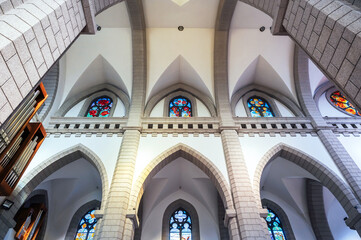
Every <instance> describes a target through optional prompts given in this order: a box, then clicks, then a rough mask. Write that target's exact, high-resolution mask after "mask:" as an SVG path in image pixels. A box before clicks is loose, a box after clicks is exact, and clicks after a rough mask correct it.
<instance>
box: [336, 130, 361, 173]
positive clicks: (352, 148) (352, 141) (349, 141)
mask: <svg viewBox="0 0 361 240" xmlns="http://www.w3.org/2000/svg"><path fill="white" fill-rule="evenodd" d="M337 138H338V140H340V142H341V143H342V145H343V146H344V147H345V148H346V151H347V152H348V154H350V156H351V158H352V159H353V160H354V161H355V163H356V164H357V166H358V167H359V168H360V169H361V147H360V146H361V138H360V137H354V136H352V135H351V136H349V137H345V136H343V135H340V136H338V137H337Z"/></svg>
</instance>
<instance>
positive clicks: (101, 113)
mask: <svg viewBox="0 0 361 240" xmlns="http://www.w3.org/2000/svg"><path fill="white" fill-rule="evenodd" d="M112 106H113V100H112V99H111V98H109V97H100V98H97V99H95V100H94V101H93V102H92V103H91V104H90V106H89V109H88V111H87V113H86V117H109V115H110V110H111V108H112Z"/></svg>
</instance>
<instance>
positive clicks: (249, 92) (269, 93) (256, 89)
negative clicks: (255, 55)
mask: <svg viewBox="0 0 361 240" xmlns="http://www.w3.org/2000/svg"><path fill="white" fill-rule="evenodd" d="M252 96H259V97H262V98H264V99H265V100H267V101H268V103H269V104H270V105H271V108H272V110H273V111H274V113H275V115H276V117H281V116H282V115H281V113H280V110H279V109H278V107H277V104H276V103H275V101H274V99H275V100H277V101H279V102H280V103H281V104H283V105H284V106H285V107H286V108H287V109H288V110H289V111H291V112H292V113H293V114H294V115H295V116H296V117H302V116H304V114H303V113H302V111H301V109H300V108H299V107H298V105H297V103H295V102H294V101H293V100H292V99H290V98H288V97H287V96H285V95H283V94H281V93H280V92H277V91H275V90H273V89H270V88H267V87H264V86H260V85H256V84H252V85H248V86H246V87H244V88H241V89H239V90H238V91H237V92H235V93H234V94H233V95H232V98H231V108H232V112H233V115H234V116H235V109H236V105H237V103H238V102H239V100H240V99H243V105H244V108H245V109H246V113H247V115H248V116H250V113H249V109H248V107H247V100H248V98H249V97H252ZM247 110H248V111H247Z"/></svg>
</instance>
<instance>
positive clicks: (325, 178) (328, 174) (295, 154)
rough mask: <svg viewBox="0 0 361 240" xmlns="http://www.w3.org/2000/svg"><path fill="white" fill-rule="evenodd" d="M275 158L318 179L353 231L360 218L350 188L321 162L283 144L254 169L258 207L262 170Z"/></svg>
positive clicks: (357, 205) (359, 211) (254, 184)
mask: <svg viewBox="0 0 361 240" xmlns="http://www.w3.org/2000/svg"><path fill="white" fill-rule="evenodd" d="M277 157H282V158H284V159H285V160H287V161H290V162H292V163H294V164H296V165H297V166H299V167H301V168H303V169H304V170H306V171H308V172H309V173H310V174H312V175H313V176H314V177H315V178H316V179H318V180H319V181H320V183H321V184H322V185H323V186H325V187H326V188H328V189H329V190H330V192H331V193H332V194H333V195H334V196H335V198H336V199H337V200H338V201H339V202H340V204H341V205H342V207H343V208H344V210H345V212H346V213H347V215H348V216H349V218H348V220H346V224H347V225H348V226H349V227H350V228H351V229H354V226H355V224H356V223H357V221H358V220H359V218H360V216H361V208H360V207H359V203H358V201H357V200H356V198H355V197H354V194H353V193H352V191H351V189H350V187H349V186H347V185H346V184H345V183H344V182H343V181H342V180H341V179H340V177H338V176H337V175H336V174H335V173H334V172H333V171H332V170H331V169H329V168H328V167H327V166H325V165H323V164H322V163H321V162H319V161H317V160H316V159H314V158H313V157H311V156H309V155H308V154H306V153H304V152H302V151H300V150H298V149H296V148H293V147H291V146H288V145H286V144H284V143H279V144H277V145H276V146H274V147H273V148H271V149H270V150H269V151H268V152H267V153H266V154H265V155H264V157H263V158H262V159H261V161H260V162H259V163H258V166H257V168H256V171H255V174H254V178H253V189H254V194H255V196H256V201H258V204H259V206H261V196H260V182H261V177H262V173H263V170H264V168H265V167H266V166H267V164H269V163H270V162H272V161H273V160H275V159H276V158H277ZM359 234H360V233H359Z"/></svg>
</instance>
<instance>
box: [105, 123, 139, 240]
mask: <svg viewBox="0 0 361 240" xmlns="http://www.w3.org/2000/svg"><path fill="white" fill-rule="evenodd" d="M139 139H140V132H139V129H132V128H129V129H128V130H126V131H125V133H124V137H123V141H122V146H121V148H120V151H119V156H118V160H117V164H116V167H115V171H114V176H113V180H112V184H111V187H110V191H109V196H108V200H107V203H106V207H105V212H104V217H103V221H102V225H103V226H102V229H100V231H99V239H102V240H104V239H111V240H115V239H125V238H122V235H123V231H124V226H125V221H126V214H127V209H128V202H129V196H130V192H131V188H132V182H133V173H134V167H135V161H136V157H137V152H138V145H139ZM129 239H130V238H129Z"/></svg>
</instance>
